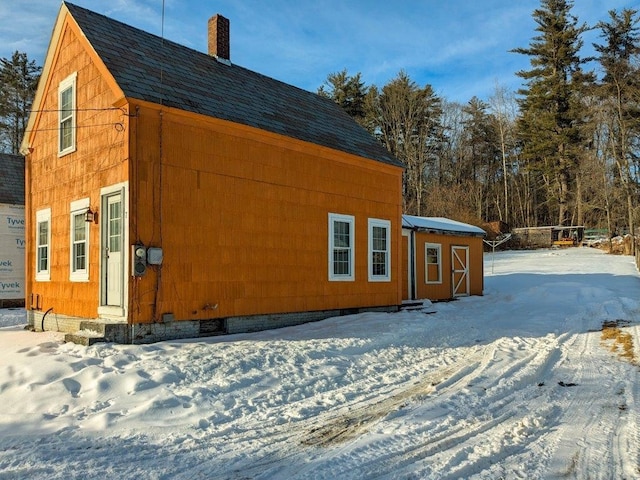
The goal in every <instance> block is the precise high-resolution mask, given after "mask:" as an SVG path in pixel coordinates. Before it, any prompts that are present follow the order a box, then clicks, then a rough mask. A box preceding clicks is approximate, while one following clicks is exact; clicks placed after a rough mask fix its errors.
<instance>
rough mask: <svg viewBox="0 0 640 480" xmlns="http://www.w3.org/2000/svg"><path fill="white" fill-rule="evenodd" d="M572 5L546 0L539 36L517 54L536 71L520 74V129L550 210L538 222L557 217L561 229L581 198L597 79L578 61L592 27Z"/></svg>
mask: <svg viewBox="0 0 640 480" xmlns="http://www.w3.org/2000/svg"><path fill="white" fill-rule="evenodd" d="M572 7H573V2H572V1H570V0H542V1H541V8H539V9H536V10H534V12H533V18H534V19H535V21H536V23H537V24H538V27H537V28H536V31H537V32H539V35H538V36H536V37H534V38H533V40H532V42H531V44H530V46H529V47H528V48H517V49H514V50H513V51H514V52H516V53H521V54H524V55H528V56H530V57H531V60H530V62H531V67H532V68H531V70H527V71H520V72H518V76H520V77H522V78H523V79H524V80H525V84H526V87H524V88H523V89H521V90H519V92H518V93H519V94H520V95H522V97H521V99H520V101H519V103H520V109H521V118H520V120H519V128H518V130H519V137H520V139H521V141H522V146H523V149H522V156H523V157H524V159H526V160H527V161H528V162H529V164H530V165H531V166H532V167H533V169H534V170H535V171H536V172H537V173H538V175H539V179H540V181H541V182H542V183H543V184H544V185H545V187H546V190H547V191H546V196H547V211H546V212H541V213H542V215H540V216H539V217H538V219H539V220H541V221H545V222H546V221H553V220H552V216H555V217H556V218H557V221H558V223H559V224H561V225H563V224H566V223H567V222H568V221H569V220H570V218H569V217H570V200H571V199H572V198H575V197H576V174H577V171H578V168H577V166H578V162H579V160H580V157H581V155H582V154H583V152H584V149H585V148H586V147H585V140H584V132H583V130H582V123H583V121H584V117H585V111H584V107H583V104H582V103H581V95H583V94H584V92H585V89H586V87H587V86H588V85H589V83H590V82H591V81H592V75H591V74H586V73H585V72H583V70H582V65H583V63H584V60H582V59H581V58H580V57H579V51H580V48H581V47H582V40H581V35H582V34H583V33H584V32H585V31H586V30H587V26H586V25H578V20H577V18H576V17H574V16H573V15H571V13H570V12H571V8H572ZM549 200H551V202H549ZM554 213H555V215H554ZM580 221H581V219H578V222H580Z"/></svg>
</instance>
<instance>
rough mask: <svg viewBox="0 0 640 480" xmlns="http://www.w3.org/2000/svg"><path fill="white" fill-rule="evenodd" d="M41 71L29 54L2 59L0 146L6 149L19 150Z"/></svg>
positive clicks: (0, 75)
mask: <svg viewBox="0 0 640 480" xmlns="http://www.w3.org/2000/svg"><path fill="white" fill-rule="evenodd" d="M40 71H41V67H39V66H37V65H36V63H35V61H33V60H31V61H29V59H28V58H27V54H26V53H20V52H18V51H16V52H14V54H13V55H12V57H11V59H10V60H9V59H6V58H2V59H0V149H1V150H3V151H5V152H9V153H13V154H18V153H19V150H20V144H21V143H22V137H24V134H25V130H26V128H27V121H28V120H29V111H30V109H31V104H32V102H33V97H34V95H35V92H36V88H37V85H38V80H39V78H40Z"/></svg>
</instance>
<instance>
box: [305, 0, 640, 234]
mask: <svg viewBox="0 0 640 480" xmlns="http://www.w3.org/2000/svg"><path fill="white" fill-rule="evenodd" d="M572 7H573V2H572V1H571V0H541V4H540V8H538V9H536V10H534V12H533V14H532V15H533V18H534V20H535V21H536V24H537V28H536V35H535V36H534V37H533V38H532V40H531V42H530V45H529V46H528V47H526V48H515V49H514V50H513V53H515V54H523V55H527V56H528V57H529V59H530V66H531V68H530V69H529V70H526V71H520V72H517V75H518V76H519V77H521V78H522V80H523V87H522V88H521V89H520V90H518V91H517V92H509V91H508V90H507V89H505V88H504V87H502V86H500V85H497V86H496V87H495V90H494V93H493V95H492V96H491V98H489V99H488V100H486V101H485V100H481V99H478V98H475V97H474V98H472V99H471V100H469V102H468V103H467V104H464V105H462V104H459V103H455V102H448V101H447V100H446V99H444V98H440V97H439V96H438V95H436V94H435V92H434V90H433V88H432V87H431V86H430V85H425V86H424V87H420V86H419V85H417V84H416V83H415V82H414V81H413V80H412V79H411V78H410V77H409V75H407V73H406V72H404V71H400V72H399V73H398V75H397V76H396V77H395V78H393V79H392V80H391V81H389V82H388V83H387V84H386V85H384V86H383V87H382V88H379V87H377V86H375V85H371V86H366V85H365V83H364V81H363V80H362V77H361V74H360V73H357V74H355V75H350V74H348V72H347V71H346V70H343V71H342V72H338V73H333V74H330V75H328V77H327V80H326V81H325V83H324V84H323V85H322V86H321V87H320V88H319V90H318V93H319V94H320V95H324V96H326V97H328V98H330V99H332V100H334V101H335V102H337V103H338V104H339V105H340V106H341V107H342V108H343V109H344V110H345V111H346V112H347V113H348V114H349V115H351V116H352V117H353V118H354V119H356V120H357V121H358V122H359V123H360V124H361V125H363V126H364V127H365V128H366V129H367V130H369V132H371V133H372V134H373V135H375V136H376V137H378V138H379V139H380V141H381V142H382V143H383V144H384V145H385V146H386V148H387V149H388V150H389V151H390V152H391V153H393V154H394V155H395V156H396V157H397V158H398V159H399V160H401V161H402V162H403V163H404V165H405V166H406V170H405V175H404V182H403V188H404V210H405V212H406V213H409V214H415V215H427V216H447V217H451V218H455V219H458V220H461V221H466V222H469V223H473V224H482V223H483V222H485V221H493V220H502V221H504V222H506V223H507V224H509V225H510V226H511V227H521V226H541V225H585V226H587V227H594V228H606V229H607V230H608V231H609V232H612V233H613V232H617V233H622V232H623V231H627V232H630V233H633V231H634V223H637V222H638V219H639V217H640V210H639V202H638V193H639V192H640V190H639V186H640V159H639V154H640V65H639V62H638V60H639V58H640V55H639V54H640V37H639V31H638V22H639V18H638V12H637V11H635V10H632V9H624V10H622V11H615V10H612V11H609V12H608V20H606V21H602V22H600V23H599V24H598V25H595V26H594V27H588V26H587V25H585V24H581V23H579V21H578V19H577V18H576V17H575V16H574V15H572V14H571V9H572ZM590 28H595V29H597V30H598V33H599V36H598V39H599V41H598V43H596V44H594V49H595V52H596V53H597V55H596V56H595V57H594V58H584V57H581V56H580V51H581V49H582V46H583V41H582V36H583V34H584V33H585V32H586V31H587V30H588V29H590ZM589 65H591V66H593V67H592V68H593V70H588V69H587V66H589Z"/></svg>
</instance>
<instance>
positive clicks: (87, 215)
mask: <svg viewBox="0 0 640 480" xmlns="http://www.w3.org/2000/svg"><path fill="white" fill-rule="evenodd" d="M95 215H96V212H93V211H92V210H91V207H88V208H87V211H86V212H84V221H85V222H88V223H93V221H94V219H95Z"/></svg>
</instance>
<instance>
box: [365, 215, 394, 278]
mask: <svg viewBox="0 0 640 480" xmlns="http://www.w3.org/2000/svg"><path fill="white" fill-rule="evenodd" d="M373 227H380V228H384V229H385V231H386V244H387V249H386V250H385V252H386V259H385V260H386V261H385V269H384V270H385V272H386V273H385V274H384V275H374V274H373ZM369 281H370V282H390V281H391V222H390V221H389V220H381V219H378V218H370V219H369Z"/></svg>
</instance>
